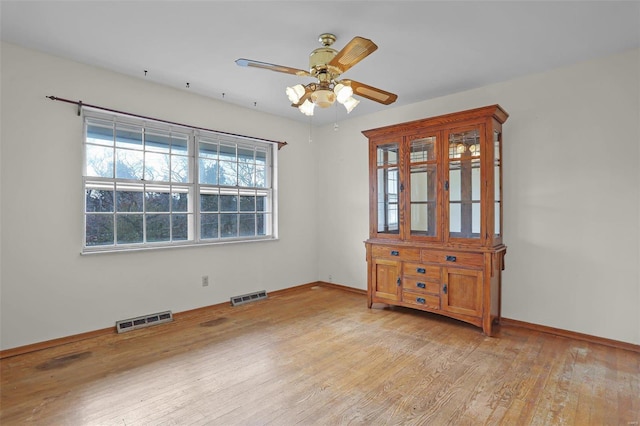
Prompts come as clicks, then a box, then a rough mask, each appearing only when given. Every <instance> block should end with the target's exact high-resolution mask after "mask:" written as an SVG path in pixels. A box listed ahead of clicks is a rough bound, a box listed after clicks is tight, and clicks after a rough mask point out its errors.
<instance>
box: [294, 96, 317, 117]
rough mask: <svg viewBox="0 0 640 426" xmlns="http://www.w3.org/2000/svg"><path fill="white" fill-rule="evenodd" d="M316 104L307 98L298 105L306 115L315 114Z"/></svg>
mask: <svg viewBox="0 0 640 426" xmlns="http://www.w3.org/2000/svg"><path fill="white" fill-rule="evenodd" d="M315 106H316V105H315V104H314V103H313V102H310V101H309V99H306V100H305V101H304V102H303V103H302V105H300V106H299V107H298V109H299V110H300V112H301V113H303V114H304V115H313V108H314V107H315Z"/></svg>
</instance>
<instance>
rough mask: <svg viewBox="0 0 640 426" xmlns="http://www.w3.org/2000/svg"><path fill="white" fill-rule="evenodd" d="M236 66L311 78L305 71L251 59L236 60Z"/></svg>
mask: <svg viewBox="0 0 640 426" xmlns="http://www.w3.org/2000/svg"><path fill="white" fill-rule="evenodd" d="M236 64H237V65H239V66H241V67H254V68H263V69H265V70H271V71H275V72H283V73H286V74H293V75H299V76H305V77H311V74H310V73H309V72H308V71H305V70H301V69H297V68H291V67H285V66H282V65H275V64H269V63H267V62H259V61H253V60H251V59H244V58H240V59H237V60H236Z"/></svg>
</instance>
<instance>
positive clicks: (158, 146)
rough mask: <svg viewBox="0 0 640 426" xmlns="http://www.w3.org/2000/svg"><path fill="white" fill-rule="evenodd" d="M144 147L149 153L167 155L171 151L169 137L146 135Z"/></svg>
mask: <svg viewBox="0 0 640 426" xmlns="http://www.w3.org/2000/svg"><path fill="white" fill-rule="evenodd" d="M144 147H145V149H146V150H149V151H154V152H163V153H168V152H169V151H170V149H171V138H170V137H169V135H159V134H155V133H147V134H145V146H144Z"/></svg>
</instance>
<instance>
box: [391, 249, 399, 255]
mask: <svg viewBox="0 0 640 426" xmlns="http://www.w3.org/2000/svg"><path fill="white" fill-rule="evenodd" d="M391 256H400V252H399V251H398V250H391Z"/></svg>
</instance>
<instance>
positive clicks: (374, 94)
mask: <svg viewBox="0 0 640 426" xmlns="http://www.w3.org/2000/svg"><path fill="white" fill-rule="evenodd" d="M344 83H347V84H350V85H351V89H353V94H354V95H358V96H362V97H363V98H367V99H371V100H372V101H375V102H380V103H381V104H383V105H389V104H392V103H394V102H395V101H396V99H398V95H396V94H393V93H391V92H387V91H385V90H382V89H378V88H376V87H373V86H369V85H367V84H364V83H360V82H358V81H354V80H343V84H344Z"/></svg>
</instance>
